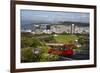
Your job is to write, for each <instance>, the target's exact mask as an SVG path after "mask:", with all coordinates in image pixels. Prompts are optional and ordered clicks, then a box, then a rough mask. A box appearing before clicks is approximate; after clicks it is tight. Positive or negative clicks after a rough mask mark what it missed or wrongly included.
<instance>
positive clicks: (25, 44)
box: [21, 37, 32, 48]
mask: <svg viewBox="0 0 100 73" xmlns="http://www.w3.org/2000/svg"><path fill="white" fill-rule="evenodd" d="M31 40H32V39H31V38H28V37H21V48H24V47H30V46H31V45H32V41H31Z"/></svg>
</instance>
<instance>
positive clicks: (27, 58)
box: [21, 48, 35, 62]
mask: <svg viewBox="0 0 100 73" xmlns="http://www.w3.org/2000/svg"><path fill="white" fill-rule="evenodd" d="M34 58H35V56H33V53H32V48H23V49H21V60H22V62H23V61H24V62H32V61H33V59H34Z"/></svg>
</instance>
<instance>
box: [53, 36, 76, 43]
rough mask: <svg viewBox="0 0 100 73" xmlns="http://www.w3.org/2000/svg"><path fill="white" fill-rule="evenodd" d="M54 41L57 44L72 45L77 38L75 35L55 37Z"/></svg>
mask: <svg viewBox="0 0 100 73" xmlns="http://www.w3.org/2000/svg"><path fill="white" fill-rule="evenodd" d="M54 39H55V40H56V41H57V42H59V43H73V42H74V41H75V40H76V39H78V37H77V36H76V35H57V36H54Z"/></svg>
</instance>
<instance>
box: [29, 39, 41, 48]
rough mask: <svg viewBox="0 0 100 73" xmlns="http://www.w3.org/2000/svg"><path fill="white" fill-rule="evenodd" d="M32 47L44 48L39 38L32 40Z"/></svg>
mask: <svg viewBox="0 0 100 73" xmlns="http://www.w3.org/2000/svg"><path fill="white" fill-rule="evenodd" d="M31 41H32V45H31V47H37V46H42V42H41V41H40V40H39V39H38V38H34V37H33V38H32V40H31Z"/></svg>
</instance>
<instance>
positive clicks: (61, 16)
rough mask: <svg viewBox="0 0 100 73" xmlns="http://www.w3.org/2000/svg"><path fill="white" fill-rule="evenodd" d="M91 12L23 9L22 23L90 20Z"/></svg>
mask: <svg viewBox="0 0 100 73" xmlns="http://www.w3.org/2000/svg"><path fill="white" fill-rule="evenodd" d="M89 17H90V14H89V13H85V12H84V13H83V12H81V13H80V12H60V11H59V12H54V11H37V10H21V21H22V23H26V22H27V23H31V22H32V23H38V22H39V23H41V22H42V23H43V22H44V23H46V22H47V23H58V22H63V21H73V22H83V23H88V22H89Z"/></svg>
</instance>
